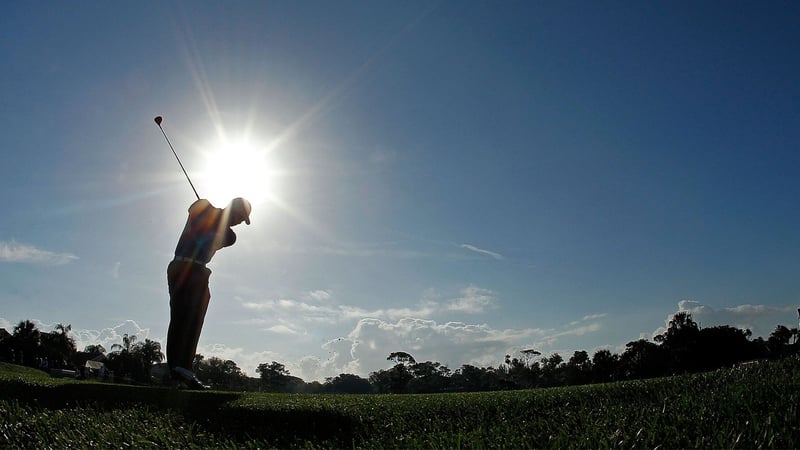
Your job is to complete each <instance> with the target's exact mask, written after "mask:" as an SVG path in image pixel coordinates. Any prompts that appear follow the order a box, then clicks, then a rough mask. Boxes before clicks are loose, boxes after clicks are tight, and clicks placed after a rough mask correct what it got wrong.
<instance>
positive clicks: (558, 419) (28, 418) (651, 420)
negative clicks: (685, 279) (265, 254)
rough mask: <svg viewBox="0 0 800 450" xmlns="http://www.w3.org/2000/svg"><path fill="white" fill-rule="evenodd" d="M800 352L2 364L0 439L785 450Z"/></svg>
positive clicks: (796, 435)
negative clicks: (630, 366)
mask: <svg viewBox="0 0 800 450" xmlns="http://www.w3.org/2000/svg"><path fill="white" fill-rule="evenodd" d="M799 376H800V360H798V359H797V358H788V359H785V360H782V361H775V362H762V363H754V364H749V365H745V366H742V367H738V368H733V369H724V370H718V371H714V372H708V373H703V374H694V375H683V376H675V377H668V378H658V379H651V380H641V381H626V382H619V383H609V384H603V385H593V386H580V387H566V388H549V389H537V390H527V391H504V392H489V393H459V394H436V395H307V394H259V393H230V392H215V391H212V392H190V391H178V390H168V389H159V388H146V387H131V386H120V385H109V384H99V383H86V382H75V381H69V380H56V379H52V378H49V377H48V376H47V375H46V374H44V373H42V372H39V371H36V370H32V369H27V368H22V367H19V366H12V365H7V364H0V394H2V396H1V398H2V400H0V410H2V414H1V415H0V446H2V447H15V446H16V447H45V446H50V447H66V446H103V447H105V446H113V447H125V446H129V445H131V446H134V447H172V448H176V447H180V448H192V447H193V448H200V447H228V448H242V447H244V448H248V447H252V448H254V447H259V448H287V447H296V448H330V447H347V448H398V447H404V448H405V447H420V448H542V447H551V448H565V447H592V448H631V447H634V448H645V447H647V448H655V447H661V448H674V447H687V448H700V447H702V448H723V447H724V448H735V447H739V448H796V447H798V446H800V425H799V424H800V416H799V414H798V402H799V401H800V394H799V393H798V389H797V388H798V382H797V380H798V377H799Z"/></svg>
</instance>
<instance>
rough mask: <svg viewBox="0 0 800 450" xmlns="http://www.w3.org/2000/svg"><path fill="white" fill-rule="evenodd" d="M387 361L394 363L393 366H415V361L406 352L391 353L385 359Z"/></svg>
mask: <svg viewBox="0 0 800 450" xmlns="http://www.w3.org/2000/svg"><path fill="white" fill-rule="evenodd" d="M386 360H387V361H394V363H395V364H415V363H416V362H417V361H416V360H415V359H414V357H413V356H411V354H410V353H406V352H392V353H389V356H387V357H386Z"/></svg>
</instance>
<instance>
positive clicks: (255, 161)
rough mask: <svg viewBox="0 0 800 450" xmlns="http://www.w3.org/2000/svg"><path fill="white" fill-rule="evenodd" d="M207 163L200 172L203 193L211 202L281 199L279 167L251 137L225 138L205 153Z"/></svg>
mask: <svg viewBox="0 0 800 450" xmlns="http://www.w3.org/2000/svg"><path fill="white" fill-rule="evenodd" d="M203 154H204V156H205V159H206V162H205V169H204V171H203V172H202V173H201V174H200V175H201V178H200V184H201V185H202V186H203V189H204V192H203V196H204V197H206V198H208V199H209V200H210V201H211V203H212V204H215V205H223V206H224V205H225V204H226V203H227V202H228V201H229V200H230V199H232V198H235V197H244V198H246V199H248V200H249V201H250V202H251V203H252V204H253V205H254V206H255V207H261V206H263V204H264V202H265V201H266V200H268V199H269V198H279V196H280V193H279V191H278V189H279V187H280V186H279V176H280V168H279V167H277V166H276V163H275V162H274V161H272V160H270V159H269V154H268V150H267V149H266V145H265V144H263V143H260V142H258V141H257V140H252V139H241V140H236V141H232V142H231V141H227V140H223V141H221V142H218V143H215V144H212V145H211V146H209V148H208V150H205V151H204V152H203Z"/></svg>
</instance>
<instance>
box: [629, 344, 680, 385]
mask: <svg viewBox="0 0 800 450" xmlns="http://www.w3.org/2000/svg"><path fill="white" fill-rule="evenodd" d="M668 356H669V354H668V353H667V351H666V349H665V348H664V347H663V346H660V345H658V344H655V343H653V342H650V341H648V340H647V339H639V340H638V341H632V342H628V344H626V345H625V352H623V353H622V356H620V358H619V369H620V371H621V374H622V377H623V378H624V379H627V380H630V379H638V378H652V377H658V376H662V375H666V374H667V373H668V371H669V358H668Z"/></svg>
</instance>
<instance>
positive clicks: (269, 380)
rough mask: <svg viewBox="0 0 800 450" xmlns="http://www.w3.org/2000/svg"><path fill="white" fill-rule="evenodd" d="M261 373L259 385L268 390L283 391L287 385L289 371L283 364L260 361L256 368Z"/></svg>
mask: <svg viewBox="0 0 800 450" xmlns="http://www.w3.org/2000/svg"><path fill="white" fill-rule="evenodd" d="M256 372H258V373H259V374H260V375H261V385H262V386H263V387H264V389H265V390H267V391H268V392H282V391H285V390H286V389H287V387H288V385H289V382H290V377H289V371H288V370H286V366H284V365H283V364H281V363H279V362H276V361H272V362H271V363H269V364H267V363H261V364H259V365H258V368H257V369H256Z"/></svg>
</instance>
